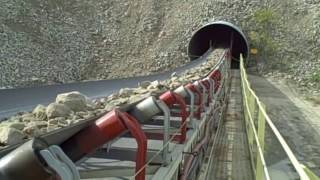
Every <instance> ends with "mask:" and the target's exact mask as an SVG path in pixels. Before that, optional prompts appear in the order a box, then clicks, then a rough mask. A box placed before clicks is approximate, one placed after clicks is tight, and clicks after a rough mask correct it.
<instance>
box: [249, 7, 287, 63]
mask: <svg viewBox="0 0 320 180" xmlns="http://www.w3.org/2000/svg"><path fill="white" fill-rule="evenodd" d="M250 22H251V26H252V27H251V31H250V33H249V38H250V41H251V45H252V47H254V48H257V49H258V50H259V54H258V58H259V60H260V61H263V62H264V63H266V64H269V65H271V64H270V63H267V62H268V60H270V59H273V58H275V56H274V55H275V53H276V51H277V49H278V48H279V47H278V44H277V42H276V41H275V38H274V36H273V34H274V33H275V32H276V30H277V26H278V25H279V17H278V15H277V13H276V12H275V11H274V10H273V9H271V8H265V7H264V8H262V9H258V10H257V11H256V12H255V13H253V15H252V16H251V18H250ZM278 63H282V62H281V60H280V61H279V62H278Z"/></svg>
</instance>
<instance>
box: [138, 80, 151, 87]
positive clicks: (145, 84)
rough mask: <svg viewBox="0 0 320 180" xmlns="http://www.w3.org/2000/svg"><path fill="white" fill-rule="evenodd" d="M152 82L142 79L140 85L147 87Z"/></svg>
mask: <svg viewBox="0 0 320 180" xmlns="http://www.w3.org/2000/svg"><path fill="white" fill-rule="evenodd" d="M150 84H151V82H150V81H142V82H141V83H139V86H140V87H142V88H145V89H146V88H147V87H148V86H149V85H150Z"/></svg>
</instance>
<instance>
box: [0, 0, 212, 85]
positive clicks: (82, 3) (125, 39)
mask: <svg viewBox="0 0 320 180" xmlns="http://www.w3.org/2000/svg"><path fill="white" fill-rule="evenodd" d="M0 3H1V6H0V39H1V42H0V86H1V87H22V86H34V85H39V84H54V83H68V82H72V81H81V80H96V79H106V78H119V77H128V76H137V75H145V74H150V73H154V72H159V71H164V70H167V69H170V68H174V67H177V66H181V65H183V64H184V63H185V62H186V61H188V58H187V57H186V46H187V41H188V39H189V37H190V35H191V33H192V31H193V30H194V29H195V28H197V27H198V26H200V25H201V24H202V23H203V22H204V21H206V20H207V18H208V17H210V16H209V14H208V7H207V6H208V3H209V2H207V1H206V0H200V1H196V2H195V1H180V0H174V1H158V0H139V1H130V0H123V1H119V0H107V1H106V0H69V1H63V0H47V1H41V0H10V1H9V0H0Z"/></svg>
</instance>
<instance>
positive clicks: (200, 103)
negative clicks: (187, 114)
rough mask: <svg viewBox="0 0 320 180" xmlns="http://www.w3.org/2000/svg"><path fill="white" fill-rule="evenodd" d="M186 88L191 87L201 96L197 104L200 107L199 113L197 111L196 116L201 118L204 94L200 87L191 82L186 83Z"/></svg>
mask: <svg viewBox="0 0 320 180" xmlns="http://www.w3.org/2000/svg"><path fill="white" fill-rule="evenodd" d="M186 88H188V89H190V90H191V91H192V92H194V93H196V94H197V95H198V97H199V99H198V103H197V105H198V106H199V107H198V110H197V113H195V117H196V118H197V119H200V118H201V112H202V110H203V107H202V106H203V104H202V94H201V92H200V91H199V89H198V88H197V87H196V86H195V85H194V84H191V83H189V84H187V85H186Z"/></svg>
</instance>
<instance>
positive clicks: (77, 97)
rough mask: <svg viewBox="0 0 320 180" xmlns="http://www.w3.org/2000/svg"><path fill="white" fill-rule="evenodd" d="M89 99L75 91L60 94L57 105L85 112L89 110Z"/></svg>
mask: <svg viewBox="0 0 320 180" xmlns="http://www.w3.org/2000/svg"><path fill="white" fill-rule="evenodd" d="M86 99H87V97H86V96H84V95H83V94H81V93H79V92H77V91H73V92H68V93H63V94H59V95H58V96H57V98H56V103H59V104H63V105H65V106H68V107H69V108H70V109H71V110H72V111H75V112H77V111H84V110H86V108H87V100H86Z"/></svg>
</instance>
